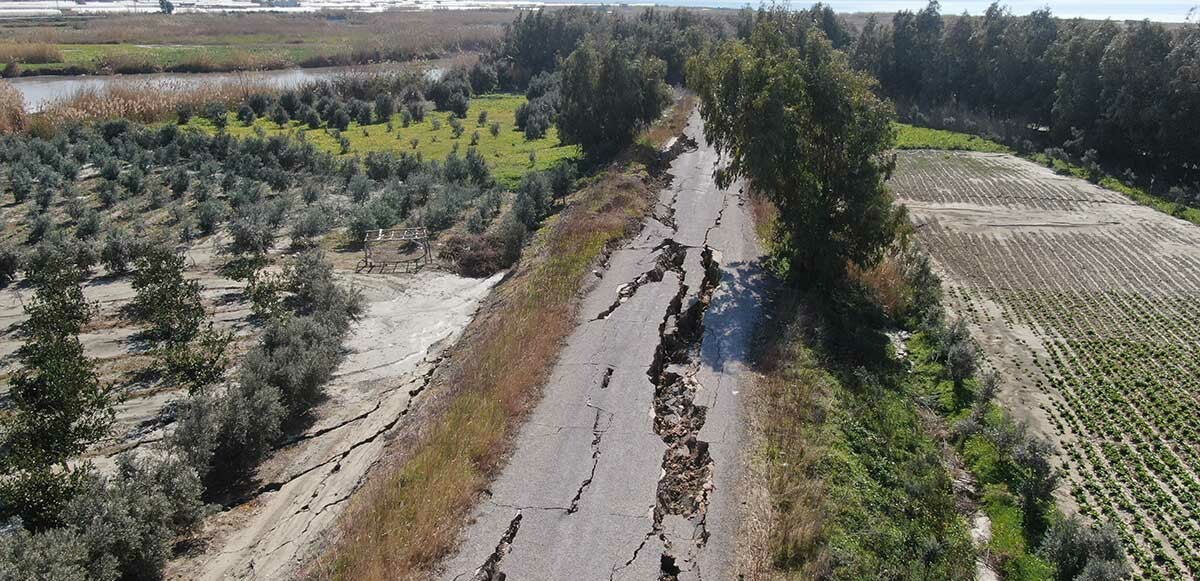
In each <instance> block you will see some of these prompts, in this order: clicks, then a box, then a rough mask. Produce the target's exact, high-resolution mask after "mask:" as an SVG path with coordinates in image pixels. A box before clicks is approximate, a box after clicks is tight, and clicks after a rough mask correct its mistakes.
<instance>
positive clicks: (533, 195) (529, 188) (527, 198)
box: [513, 172, 551, 229]
mask: <svg viewBox="0 0 1200 581" xmlns="http://www.w3.org/2000/svg"><path fill="white" fill-rule="evenodd" d="M550 194H551V189H550V181H549V180H548V179H547V178H546V175H545V174H544V173H542V172H530V173H527V174H525V176H524V177H523V178H521V184H520V185H519V186H518V187H517V199H516V201H515V202H513V212H514V215H515V217H516V219H517V220H519V221H520V222H521V223H522V224H524V225H525V227H526V228H529V229H533V228H535V227H537V224H538V222H541V220H542V218H543V217H545V215H546V211H547V210H548V208H549V202H550Z"/></svg>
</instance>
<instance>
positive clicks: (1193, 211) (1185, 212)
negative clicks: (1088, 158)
mask: <svg viewBox="0 0 1200 581" xmlns="http://www.w3.org/2000/svg"><path fill="white" fill-rule="evenodd" d="M895 126H896V149H944V150H948V151H980V152H984V153H1008V154H1012V155H1017V153H1016V152H1015V151H1013V150H1011V149H1009V148H1007V147H1005V146H1003V145H1001V144H999V143H996V142H995V141H991V140H988V139H984V138H982V137H979V136H977V135H969V134H966V133H958V132H955V131H945V130H942V129H930V128H928V127H916V126H913V125H907V124H904V123H896V124H895ZM1022 157H1024V158H1025V159H1028V160H1030V161H1032V162H1035V163H1038V164H1041V165H1044V166H1046V167H1049V168H1050V169H1053V170H1054V171H1055V172H1056V173H1059V174H1062V175H1069V176H1073V177H1077V178H1079V179H1082V180H1088V181H1091V182H1093V183H1095V184H1097V185H1099V186H1100V187H1102V188H1105V189H1109V190H1112V191H1114V192H1117V193H1119V194H1123V195H1125V196H1126V197H1128V198H1129V199H1131V200H1133V201H1135V202H1137V203H1139V204H1141V205H1143V206H1149V207H1151V208H1154V209H1155V210H1158V211H1159V212H1162V213H1164V214H1169V215H1171V216H1174V217H1176V218H1180V219H1183V220H1187V221H1188V222H1191V223H1193V224H1196V225H1200V208H1192V207H1189V206H1185V205H1183V204H1178V203H1176V202H1172V201H1170V200H1165V199H1163V198H1160V197H1158V196H1155V195H1154V194H1151V193H1150V192H1148V191H1146V190H1144V189H1142V188H1139V187H1137V186H1133V185H1130V184H1127V183H1125V182H1123V181H1121V180H1119V179H1117V178H1115V177H1113V176H1109V175H1102V176H1095V175H1092V174H1091V173H1089V172H1088V171H1087V170H1086V169H1084V168H1083V167H1081V166H1078V165H1075V164H1072V163H1069V162H1067V161H1064V160H1062V159H1052V158H1050V157H1049V156H1047V155H1045V154H1042V153H1035V154H1031V155H1023V156H1022Z"/></svg>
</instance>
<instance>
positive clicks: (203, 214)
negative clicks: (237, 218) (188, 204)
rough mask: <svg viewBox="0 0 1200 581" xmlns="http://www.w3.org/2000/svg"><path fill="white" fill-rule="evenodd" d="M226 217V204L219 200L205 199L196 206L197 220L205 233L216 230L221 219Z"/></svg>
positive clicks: (201, 230)
mask: <svg viewBox="0 0 1200 581" xmlns="http://www.w3.org/2000/svg"><path fill="white" fill-rule="evenodd" d="M223 219H225V204H224V203H222V202H220V201H219V200H205V201H203V202H201V203H200V204H198V205H197V206H196V222H197V224H198V225H199V226H200V232H201V233H202V234H204V235H209V234H212V233H213V232H216V230H217V226H220V225H221V220H223Z"/></svg>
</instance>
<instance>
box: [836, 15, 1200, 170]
mask: <svg viewBox="0 0 1200 581" xmlns="http://www.w3.org/2000/svg"><path fill="white" fill-rule="evenodd" d="M830 27H831V28H832V29H834V30H835V31H836V32H834V34H838V35H848V34H849V33H848V32H847V31H846V29H845V28H844V27H843V26H841V24H840V23H837V22H836V21H835V22H834V23H832V24H830ZM827 32H828V31H827ZM847 50H848V51H849V52H850V54H851V55H852V60H853V63H854V65H855V67H856V68H858V69H860V70H864V71H867V72H869V73H871V74H873V75H874V76H876V77H877V78H878V79H879V80H880V81H881V83H882V87H883V91H884V93H885V94H886V95H888V96H889V97H892V98H893V99H895V100H896V101H897V103H900V104H901V112H902V113H906V114H910V115H911V117H913V118H914V119H915V120H918V121H924V122H926V123H930V124H934V125H947V126H950V127H952V128H956V129H967V130H975V131H981V130H982V131H987V130H989V127H988V126H989V124H991V123H994V122H996V121H997V120H1011V121H1013V123H1012V124H1011V126H1012V127H1013V128H1015V130H1014V131H1013V133H1014V134H1018V135H1020V139H1022V140H1029V141H1030V142H1031V143H1033V144H1035V145H1040V146H1042V147H1048V146H1050V147H1057V148H1062V149H1064V150H1066V151H1067V152H1069V153H1071V154H1073V155H1075V156H1076V157H1079V158H1081V157H1083V156H1084V155H1085V154H1086V153H1087V152H1088V151H1089V150H1093V151H1094V152H1095V154H1093V155H1094V156H1098V158H1099V159H1100V160H1101V161H1102V162H1103V163H1105V164H1106V165H1108V166H1110V167H1112V168H1120V169H1126V168H1128V169H1131V170H1133V171H1134V172H1136V173H1140V174H1145V175H1149V174H1157V175H1159V176H1160V177H1163V178H1168V179H1169V180H1170V181H1172V182H1183V183H1185V184H1189V185H1190V184H1193V183H1196V182H1198V181H1200V164H1197V163H1196V160H1197V159H1200V139H1197V138H1196V136H1197V135H1200V76H1198V74H1197V72H1196V71H1198V70H1200V25H1198V24H1195V23H1190V24H1185V25H1181V26H1178V27H1172V28H1168V27H1166V26H1164V25H1162V24H1157V23H1151V22H1149V21H1140V22H1126V23H1116V22H1112V21H1108V20H1106V21H1090V20H1082V19H1076V20H1065V21H1064V20H1059V19H1057V18H1054V16H1053V15H1052V14H1051V13H1050V11H1049V10H1048V9H1046V10H1037V11H1034V12H1032V13H1030V14H1028V15H1024V16H1014V15H1013V14H1012V13H1011V12H1010V11H1009V10H1008V9H1007V8H1004V7H1003V6H1002V5H1000V4H998V3H997V4H992V5H991V6H990V7H988V9H987V10H986V11H985V12H984V14H983V15H982V16H970V15H966V14H964V15H961V16H942V15H941V14H940V5H939V4H938V2H937V1H936V0H934V1H933V2H930V4H929V5H928V6H927V7H926V8H925V9H923V10H921V11H919V12H917V13H912V12H909V11H902V12H899V13H897V14H896V15H895V16H893V17H892V19H891V22H890V23H885V22H879V21H877V20H876V19H875V18H871V19H870V20H868V21H867V23H866V24H865V26H864V27H863V29H862V31H861V32H860V33H859V34H858V36H857V39H855V40H854V41H853V44H849V45H848V46H847ZM914 106H915V111H914V110H913V107H914ZM910 111H911V113H910ZM918 112H919V114H918ZM1028 124H1032V125H1033V126H1034V127H1035V129H1034V130H1032V131H1031V130H1028V129H1027V128H1026V126H1027V125H1028ZM1036 127H1044V128H1047V130H1046V131H1038V130H1036ZM996 133H997V134H998V135H997V136H999V137H1005V135H1003V134H1001V132H999V131H997V132H996ZM1017 145H1018V146H1020V145H1021V144H1020V143H1017Z"/></svg>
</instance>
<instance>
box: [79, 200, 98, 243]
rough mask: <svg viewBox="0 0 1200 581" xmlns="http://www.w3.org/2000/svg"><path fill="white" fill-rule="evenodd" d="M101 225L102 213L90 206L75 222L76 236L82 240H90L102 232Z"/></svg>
mask: <svg viewBox="0 0 1200 581" xmlns="http://www.w3.org/2000/svg"><path fill="white" fill-rule="evenodd" d="M101 226H102V221H101V219H100V213H99V212H97V211H95V210H93V209H91V208H88V209H86V210H84V211H83V213H82V214H80V215H79V220H78V221H77V222H76V223H75V236H76V237H78V238H79V239H80V240H88V239H90V238H92V237H94V236H95V235H96V234H97V233H99V232H100V228H101Z"/></svg>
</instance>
